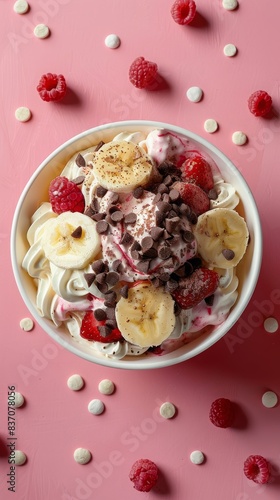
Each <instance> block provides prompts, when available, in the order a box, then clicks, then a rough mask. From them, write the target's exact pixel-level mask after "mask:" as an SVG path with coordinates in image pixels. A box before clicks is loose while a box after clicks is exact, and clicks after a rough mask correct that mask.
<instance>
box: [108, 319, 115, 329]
mask: <svg viewBox="0 0 280 500" xmlns="http://www.w3.org/2000/svg"><path fill="white" fill-rule="evenodd" d="M106 326H107V327H108V328H111V330H114V329H115V328H117V326H118V325H117V322H116V320H114V319H108V320H107V321H106Z"/></svg>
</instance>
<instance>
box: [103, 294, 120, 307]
mask: <svg viewBox="0 0 280 500" xmlns="http://www.w3.org/2000/svg"><path fill="white" fill-rule="evenodd" d="M104 295H105V301H104V306H105V307H115V305H116V300H117V294H116V292H114V290H109V291H108V292H106V293H105V294H104Z"/></svg>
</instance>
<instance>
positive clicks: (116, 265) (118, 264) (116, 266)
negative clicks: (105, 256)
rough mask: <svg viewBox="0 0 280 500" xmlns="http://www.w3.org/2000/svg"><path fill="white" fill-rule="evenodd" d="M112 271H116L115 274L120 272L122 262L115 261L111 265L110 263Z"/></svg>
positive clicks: (119, 260)
mask: <svg viewBox="0 0 280 500" xmlns="http://www.w3.org/2000/svg"><path fill="white" fill-rule="evenodd" d="M112 269H113V271H116V272H117V273H119V272H120V271H121V270H122V261H121V259H116V260H114V261H113V263H112Z"/></svg>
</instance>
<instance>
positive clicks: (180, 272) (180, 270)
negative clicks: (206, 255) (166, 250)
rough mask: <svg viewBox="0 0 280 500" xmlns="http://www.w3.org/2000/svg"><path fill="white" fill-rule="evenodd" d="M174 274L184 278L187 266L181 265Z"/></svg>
mask: <svg viewBox="0 0 280 500" xmlns="http://www.w3.org/2000/svg"><path fill="white" fill-rule="evenodd" d="M186 264H187V263H186ZM174 274H175V275H176V276H178V277H179V278H183V277H184V276H185V266H180V267H178V269H175V271H174Z"/></svg>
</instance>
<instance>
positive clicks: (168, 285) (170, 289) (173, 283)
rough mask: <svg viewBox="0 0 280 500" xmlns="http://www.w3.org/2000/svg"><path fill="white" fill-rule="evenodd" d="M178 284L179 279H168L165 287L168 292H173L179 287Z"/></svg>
mask: <svg viewBox="0 0 280 500" xmlns="http://www.w3.org/2000/svg"><path fill="white" fill-rule="evenodd" d="M178 286H179V283H178V282H177V281H175V280H172V279H170V280H168V281H167V283H166V284H165V287H164V288H165V291H166V292H169V293H172V292H174V290H176V288H178Z"/></svg>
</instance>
